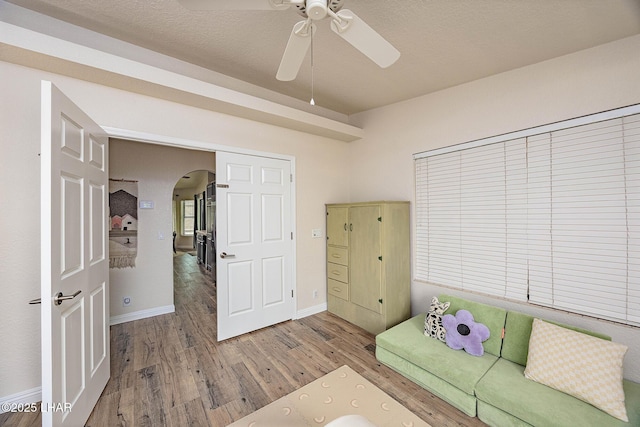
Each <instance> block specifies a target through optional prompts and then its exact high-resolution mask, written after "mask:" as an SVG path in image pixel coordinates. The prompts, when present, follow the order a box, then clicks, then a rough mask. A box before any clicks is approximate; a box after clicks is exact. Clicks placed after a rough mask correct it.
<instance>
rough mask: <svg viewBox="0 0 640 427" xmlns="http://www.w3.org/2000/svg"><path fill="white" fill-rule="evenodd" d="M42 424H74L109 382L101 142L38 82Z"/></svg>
mask: <svg viewBox="0 0 640 427" xmlns="http://www.w3.org/2000/svg"><path fill="white" fill-rule="evenodd" d="M41 111H42V116H41V120H42V122H41V132H42V134H41V150H42V152H41V156H42V158H41V163H42V168H41V190H40V191H41V203H42V204H41V212H40V215H41V220H40V221H41V236H42V237H41V286H42V289H41V302H42V308H41V310H42V311H41V313H42V411H43V412H42V425H43V426H74V427H75V426H81V425H84V423H85V421H86V420H87V418H89V415H90V414H91V411H92V410H93V407H94V406H95V404H96V402H97V401H98V398H99V397H100V394H101V393H102V390H103V389H104V387H105V385H106V384H107V381H108V380H109V321H108V319H109V296H108V291H109V286H108V280H109V263H108V252H107V251H108V249H107V248H108V246H107V242H108V240H107V232H108V227H107V225H108V212H107V206H108V199H107V197H108V194H107V193H108V187H107V181H108V168H107V160H108V153H107V150H108V139H107V137H106V135H105V134H104V132H103V130H102V129H101V128H100V127H99V126H98V125H97V124H95V123H94V122H93V121H92V120H91V119H90V118H89V117H88V116H87V115H86V114H85V113H83V112H82V111H81V110H80V109H79V108H78V107H76V106H75V105H74V104H73V103H72V102H71V101H70V100H69V99H67V98H66V97H65V96H64V95H63V94H62V92H60V91H59V90H58V89H57V88H56V87H55V86H53V85H52V84H51V82H45V81H43V82H42V109H41Z"/></svg>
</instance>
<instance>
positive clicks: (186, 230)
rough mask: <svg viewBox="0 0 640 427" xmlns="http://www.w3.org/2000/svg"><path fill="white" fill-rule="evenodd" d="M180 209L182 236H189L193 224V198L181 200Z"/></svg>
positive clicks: (192, 230) (191, 233) (191, 232)
mask: <svg viewBox="0 0 640 427" xmlns="http://www.w3.org/2000/svg"><path fill="white" fill-rule="evenodd" d="M180 211H181V213H182V217H181V223H182V224H181V234H182V235H183V236H191V235H193V232H194V228H193V227H194V225H195V202H194V201H193V200H181V201H180Z"/></svg>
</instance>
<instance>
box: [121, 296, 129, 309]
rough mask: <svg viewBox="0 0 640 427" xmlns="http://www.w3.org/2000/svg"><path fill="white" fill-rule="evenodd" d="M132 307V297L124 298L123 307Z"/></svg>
mask: <svg viewBox="0 0 640 427" xmlns="http://www.w3.org/2000/svg"><path fill="white" fill-rule="evenodd" d="M130 305H131V297H123V298H122V306H123V307H129V306H130Z"/></svg>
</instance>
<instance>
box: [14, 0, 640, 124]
mask: <svg viewBox="0 0 640 427" xmlns="http://www.w3.org/2000/svg"><path fill="white" fill-rule="evenodd" d="M236 1H241V0H236ZM9 2H10V3H14V4H16V5H19V6H22V7H25V8H28V9H31V10H34V11H36V12H40V13H43V14H46V15H49V16H51V17H54V18H57V19H59V20H62V21H67V22H69V23H71V24H74V25H77V26H80V27H84V28H87V29H90V30H93V31H96V32H99V33H102V34H105V35H108V36H110V37H113V38H117V39H120V40H123V41H126V42H129V43H132V44H136V45H139V46H141V47H144V48H147V49H151V50H154V51H156V52H159V53H163V54H165V55H169V56H172V57H175V58H178V59H181V60H183V61H187V62H190V63H193V64H196V65H199V66H201V67H205V68H207V69H210V70H213V71H216V72H218V73H222V74H224V75H227V76H231V77H233V78H235V79H239V80H241V81H245V82H248V83H251V84H253V85H257V86H260V87H264V88H267V89H269V90H271V91H274V92H277V93H280V94H284V95H287V96H290V97H294V98H297V99H301V100H308V99H310V96H311V70H310V69H311V67H310V62H311V61H310V57H309V56H308V58H307V60H306V61H305V63H304V64H303V66H302V68H301V70H300V73H299V74H298V77H297V79H296V80H294V81H291V82H281V81H278V80H276V78H275V74H276V71H277V69H278V66H279V63H280V59H281V56H282V53H283V51H284V48H285V46H286V43H287V40H288V37H289V33H290V32H291V28H292V27H293V25H294V24H295V23H296V22H298V21H300V20H301V19H302V18H301V17H300V16H299V15H298V14H297V13H296V12H295V11H294V10H293V9H290V10H285V11H191V10H187V9H185V8H184V7H183V6H182V5H180V4H179V3H178V2H177V0H108V1H105V0H9ZM344 7H345V8H349V9H351V10H353V11H354V12H355V13H356V14H357V15H358V16H360V17H361V18H362V19H364V20H365V21H366V22H367V23H368V24H369V25H370V26H371V27H373V28H374V29H375V30H376V31H377V32H378V33H380V34H381V35H382V36H383V37H385V38H386V39H387V40H388V41H390V42H391V43H392V44H393V45H394V46H395V47H396V48H397V49H398V50H399V51H400V52H401V57H400V59H399V60H398V61H397V62H396V63H395V64H393V65H392V66H391V67H389V68H387V69H381V68H379V67H378V66H377V65H375V64H374V63H373V62H371V61H370V60H369V59H368V58H366V57H365V56H364V55H362V54H361V53H360V52H358V51H356V50H355V49H354V48H353V47H351V45H349V44H347V43H346V42H345V41H344V40H342V39H341V38H340V37H338V36H337V35H336V34H334V33H333V32H332V31H331V29H330V28H329V20H328V19H325V20H324V21H321V22H319V24H318V29H317V32H316V35H315V38H314V98H315V101H316V104H317V105H319V106H322V107H325V108H327V109H330V110H333V111H336V112H339V113H343V114H347V115H348V114H353V113H358V112H361V111H365V110H369V109H372V108H376V107H380V106H383V105H387V104H390V103H394V102H398V101H402V100H405V99H409V98H413V97H416V96H420V95H423V94H426V93H430V92H434V91H438V90H441V89H444V88H447V87H451V86H455V85H458V84H461V83H465V82H469V81H473V80H477V79H479V78H483V77H486V76H489V75H493V74H497V73H501V72H504V71H508V70H511V69H515V68H519V67H523V66H526V65H529V64H533V63H536V62H541V61H545V60H548V59H551V58H554V57H558V56H562V55H566V54H569V53H572V52H576V51H579V50H583V49H587V48H590V47H593V46H597V45H600V44H604V43H608V42H611V41H614V40H618V39H621V38H625V37H629V36H632V35H635V34H639V33H640V0H385V1H383V0H375V1H374V0H345V5H344Z"/></svg>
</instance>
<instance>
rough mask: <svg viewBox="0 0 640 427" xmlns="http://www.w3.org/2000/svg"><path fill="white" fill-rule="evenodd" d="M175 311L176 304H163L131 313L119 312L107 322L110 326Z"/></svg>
mask: <svg viewBox="0 0 640 427" xmlns="http://www.w3.org/2000/svg"><path fill="white" fill-rule="evenodd" d="M175 311H176V306H175V305H173V304H171V305H165V306H163V307H154V308H149V309H146V310H140V311H134V312H132V313H126V314H119V315H117V316H111V318H110V319H109V324H110V325H111V326H113V325H118V324H120V323H125V322H132V321H134V320H140V319H146V318H147V317H154V316H160V315H162V314H169V313H174V312H175Z"/></svg>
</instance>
